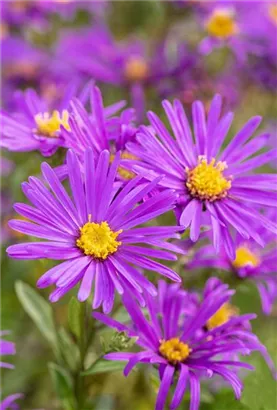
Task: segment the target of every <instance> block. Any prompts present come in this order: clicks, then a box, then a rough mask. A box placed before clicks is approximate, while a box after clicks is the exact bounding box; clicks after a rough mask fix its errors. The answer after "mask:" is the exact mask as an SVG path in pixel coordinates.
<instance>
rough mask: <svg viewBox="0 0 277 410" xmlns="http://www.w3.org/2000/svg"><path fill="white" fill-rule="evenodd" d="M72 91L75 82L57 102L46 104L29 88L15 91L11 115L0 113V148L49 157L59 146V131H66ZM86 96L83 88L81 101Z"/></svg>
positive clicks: (60, 143) (75, 86)
mask: <svg viewBox="0 0 277 410" xmlns="http://www.w3.org/2000/svg"><path fill="white" fill-rule="evenodd" d="M76 92H77V83H75V82H72V83H71V84H69V85H68V86H67V89H66V90H65V92H64V94H63V96H62V98H61V99H60V100H59V101H57V100H56V101H55V103H54V104H49V103H48V102H47V101H45V100H44V99H42V98H40V97H39V96H38V94H37V93H36V91H34V90H32V89H29V90H27V91H25V92H21V91H18V92H17V93H16V111H15V113H13V114H9V113H6V112H5V111H2V112H1V122H2V135H1V141H0V145H1V147H3V148H6V149H8V150H9V151H21V152H26V151H34V150H39V151H40V152H41V154H42V155H43V156H50V155H53V154H54V153H55V152H56V150H57V149H58V148H59V147H60V146H63V138H62V136H61V129H62V128H65V129H69V124H68V119H69V108H70V105H69V103H70V101H71V99H72V97H73V96H75V95H76ZM86 96H87V92H86V89H84V92H83V93H82V96H81V98H84V99H86Z"/></svg>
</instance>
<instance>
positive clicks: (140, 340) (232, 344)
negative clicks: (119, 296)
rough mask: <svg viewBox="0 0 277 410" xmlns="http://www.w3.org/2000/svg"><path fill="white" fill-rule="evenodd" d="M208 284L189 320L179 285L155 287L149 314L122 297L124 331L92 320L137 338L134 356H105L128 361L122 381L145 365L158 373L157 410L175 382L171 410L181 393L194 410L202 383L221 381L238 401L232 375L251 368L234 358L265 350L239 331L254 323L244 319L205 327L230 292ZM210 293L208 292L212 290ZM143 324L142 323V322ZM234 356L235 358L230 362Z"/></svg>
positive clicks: (239, 387)
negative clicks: (217, 378)
mask: <svg viewBox="0 0 277 410" xmlns="http://www.w3.org/2000/svg"><path fill="white" fill-rule="evenodd" d="M214 280H215V281H217V279H215V278H211V279H210V280H209V281H208V283H207V287H210V291H209V292H206V295H205V297H204V300H203V302H202V303H201V304H200V306H199V307H198V308H197V309H196V311H195V312H194V313H193V314H192V313H191V311H190V310H186V311H185V310H184V307H185V306H187V305H188V304H187V298H186V293H185V292H180V289H179V287H178V285H171V286H168V285H167V284H165V283H164V282H160V283H159V288H158V297H153V296H147V309H148V312H147V313H145V312H144V311H142V310H141V309H140V308H139V306H138V305H137V303H136V302H135V301H134V300H133V299H132V297H131V296H130V295H128V296H127V295H124V297H123V303H124V305H125V308H126V310H127V312H128V314H129V316H130V322H131V323H130V325H125V324H122V323H119V322H117V321H115V320H114V319H112V318H109V317H107V316H105V315H103V314H101V313H96V312H95V313H94V314H93V316H94V317H95V318H96V319H98V320H100V321H102V322H103V323H105V324H106V325H107V326H110V327H113V328H115V329H117V330H118V331H121V332H122V331H125V332H126V334H127V335H128V336H130V337H134V338H137V340H136V344H137V345H138V346H139V347H140V349H141V351H139V352H138V353H131V352H116V353H109V354H107V355H106V356H105V358H106V359H108V360H120V361H121V360H122V361H128V364H127V365H126V367H125V369H124V375H125V376H127V375H128V374H129V372H130V371H131V370H132V369H133V367H134V366H135V365H136V364H137V363H140V362H141V363H148V364H151V365H154V366H157V367H158V371H159V375H160V379H161V385H160V388H159V392H158V396H157V401H156V407H155V409H156V410H162V409H164V407H165V402H166V398H167V395H168V392H169V390H170V386H171V385H172V384H173V383H174V379H175V377H176V378H177V385H176V389H175V391H174V394H173V398H172V401H171V403H170V409H171V410H174V409H176V408H177V407H178V406H179V405H180V403H181V401H182V398H183V396H184V394H185V392H186V390H188V389H190V397H191V399H190V400H191V402H190V410H198V408H199V404H200V384H201V380H205V379H208V378H211V377H213V376H217V375H218V376H221V377H222V379H223V380H225V381H226V382H227V383H228V384H229V385H230V386H231V387H232V388H233V390H234V392H235V396H236V398H237V399H239V398H240V396H241V392H242V388H243V384H242V382H241V380H240V379H239V377H238V375H237V369H248V370H253V367H252V366H251V365H249V364H247V363H244V362H242V361H241V359H240V357H239V355H248V354H250V353H251V352H253V351H255V350H257V351H260V352H261V353H263V352H264V351H266V349H265V347H264V346H263V345H262V344H261V343H260V342H259V340H258V338H257V337H256V336H255V335H254V334H252V332H251V331H250V330H247V329H245V330H244V331H241V329H240V327H241V326H242V325H243V323H245V322H248V321H249V320H251V319H254V318H255V315H254V314H247V315H242V316H236V317H232V318H230V320H228V321H226V322H225V323H224V324H221V325H219V326H217V327H212V326H211V327H210V329H208V330H207V331H205V332H203V329H204V328H205V327H207V324H209V322H210V321H212V320H213V317H214V315H215V314H217V312H218V311H219V309H221V308H222V306H224V305H225V304H226V303H228V301H229V300H230V298H231V296H232V295H233V294H234V291H232V290H229V289H228V286H227V285H223V284H221V285H220V286H215V287H214V286H213V281H214ZM212 288H213V289H212ZM146 316H147V317H148V318H147V317H146ZM233 354H236V355H237V358H236V360H235V359H232V355H233Z"/></svg>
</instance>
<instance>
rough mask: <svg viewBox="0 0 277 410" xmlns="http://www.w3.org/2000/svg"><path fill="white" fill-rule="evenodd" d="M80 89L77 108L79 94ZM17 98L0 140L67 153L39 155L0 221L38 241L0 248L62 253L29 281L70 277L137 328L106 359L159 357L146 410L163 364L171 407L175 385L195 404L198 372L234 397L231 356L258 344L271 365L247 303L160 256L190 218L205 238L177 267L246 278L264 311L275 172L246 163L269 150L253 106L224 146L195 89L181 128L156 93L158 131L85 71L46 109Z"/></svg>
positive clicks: (173, 250) (168, 252) (29, 98)
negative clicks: (110, 98) (53, 160)
mask: <svg viewBox="0 0 277 410" xmlns="http://www.w3.org/2000/svg"><path fill="white" fill-rule="evenodd" d="M70 95H71V94H70V93H68V96H70ZM88 99H89V100H90V109H89V110H87V109H86V108H85V105H84V103H85V102H86V101H87V100H88ZM18 101H19V103H20V104H21V105H19V107H21V110H19V111H18V113H16V115H11V114H7V113H3V114H2V122H3V124H4V126H3V135H2V142H1V144H2V146H3V147H4V148H6V149H10V150H17V151H31V150H37V149H38V150H40V151H41V153H42V154H43V155H46V156H47V155H48V156H49V155H51V154H53V152H55V150H57V149H58V148H60V147H63V148H66V150H67V154H66V158H65V162H64V164H61V165H60V166H59V167H58V168H52V167H51V166H50V165H49V164H47V163H46V162H44V163H42V165H41V177H37V176H31V177H29V179H28V182H24V183H23V184H22V191H23V193H24V195H25V196H26V198H27V199H28V202H29V204H26V203H16V204H14V209H15V211H16V212H17V213H18V214H19V215H20V219H13V220H10V221H9V226H10V228H12V229H13V230H15V231H17V232H20V233H21V234H25V235H28V236H29V237H34V238H38V239H39V240H40V241H34V240H31V241H29V242H21V243H19V244H15V245H11V246H9V247H8V249H7V252H8V255H9V256H10V257H11V258H16V259H43V258H45V259H50V260H58V261H61V260H63V261H62V262H60V263H58V264H57V265H55V266H54V267H52V268H51V269H50V270H48V271H47V272H45V273H44V274H43V275H42V277H41V278H40V279H39V280H38V283H37V286H38V287H39V288H45V287H50V286H51V287H52V286H54V289H53V291H52V293H51V294H50V301H51V302H56V301H58V300H59V299H60V298H61V297H63V296H64V295H65V294H66V293H67V292H69V290H71V289H72V288H73V287H75V286H77V285H78V284H79V289H78V299H79V301H85V300H86V299H88V298H89V296H90V295H91V293H92V289H93V299H92V308H93V309H97V308H99V307H102V309H103V312H104V314H100V313H95V314H94V316H95V318H97V319H99V320H102V321H103V322H104V323H106V324H107V325H109V326H112V327H114V328H116V329H117V330H119V331H126V332H127V334H128V336H130V337H136V338H137V340H136V344H137V345H138V346H140V347H141V348H142V349H143V350H142V351H141V352H140V353H117V354H110V355H108V356H107V359H109V360H113V359H114V360H128V365H127V367H126V369H125V374H126V375H127V374H128V373H129V371H130V370H131V369H132V368H133V366H134V365H135V364H136V363H137V362H139V361H142V362H146V363H150V364H151V365H153V366H154V367H158V370H159V375H160V379H161V387H160V390H159V393H158V397H157V404H156V409H157V410H158V409H163V408H164V406H165V403H166V397H167V394H168V392H169V389H170V386H171V385H172V384H173V382H174V380H175V377H174V376H175V375H177V376H178V382H177V386H176V390H175V393H174V395H173V398H172V401H171V404H170V406H171V408H172V409H175V408H177V407H178V405H179V403H180V401H181V400H182V397H183V395H184V393H185V391H186V386H187V388H188V389H189V390H190V397H191V405H190V406H191V407H190V408H191V410H193V409H198V407H199V401H200V380H202V379H205V378H207V377H208V378H210V377H212V376H213V375H220V376H221V377H222V378H223V379H224V380H225V381H227V382H228V383H230V384H231V386H232V387H233V389H234V391H235V395H236V397H237V398H239V397H240V394H241V390H242V382H241V381H240V379H239V377H238V371H237V370H238V369H239V368H241V367H243V368H247V369H251V366H249V365H248V364H246V363H243V362H241V359H240V355H244V354H249V353H251V352H252V351H254V350H259V351H260V352H261V353H262V355H263V356H264V357H265V358H266V360H267V362H268V363H269V365H270V367H271V368H273V365H272V363H271V362H270V359H269V357H268V355H267V352H266V349H265V347H264V346H263V345H262V344H261V343H260V342H259V341H258V339H257V338H256V336H254V335H253V334H252V333H251V328H250V325H249V320H250V319H253V318H254V316H255V315H246V316H239V315H238V313H237V311H236V310H235V309H233V308H232V307H231V306H230V305H229V299H230V297H231V296H232V295H233V291H232V290H229V289H228V286H227V285H224V284H222V283H221V282H220V281H219V280H218V279H216V278H212V279H210V280H209V281H208V282H207V284H206V287H205V289H204V291H203V295H202V297H201V298H200V299H199V297H196V296H195V295H193V294H191V293H189V292H188V291H186V290H185V289H183V288H182V285H180V283H181V282H182V277H180V276H179V274H178V273H177V272H175V271H174V270H173V269H171V268H170V267H168V266H167V265H166V264H164V263H162V262H161V261H162V260H165V261H176V259H177V255H178V254H186V251H187V249H188V248H187V246H186V244H185V241H184V240H182V239H181V236H180V235H181V234H182V233H183V232H184V231H185V230H186V229H188V228H189V235H190V243H196V242H197V241H198V240H199V237H200V238H201V243H202V239H203V236H204V239H205V240H206V241H208V244H207V243H206V244H205V245H204V246H203V247H202V248H200V250H198V251H196V253H195V254H194V260H192V261H190V264H191V266H190V268H191V269H192V268H202V267H204V268H207V267H209V268H210V267H212V268H218V267H219V268H221V269H226V270H228V271H231V272H234V274H236V275H237V276H238V277H239V278H241V279H247V278H250V279H251V280H253V281H255V283H257V287H258V289H259V291H260V294H261V298H262V304H263V309H264V312H265V313H270V310H271V307H272V304H273V302H274V301H275V300H276V297H277V281H276V279H277V278H276V274H275V273H274V268H275V264H276V252H275V248H274V242H275V233H276V224H275V215H276V214H275V212H274V208H273V207H274V206H276V201H275V193H274V190H275V188H276V178H275V176H274V175H273V174H261V173H253V170H255V168H258V167H259V166H261V165H263V164H265V163H267V162H270V161H271V160H273V159H274V158H275V156H276V150H275V149H270V148H268V149H266V150H265V152H262V153H259V151H260V148H264V147H266V146H267V141H268V139H269V135H268V134H266V133H263V134H261V135H259V136H257V137H255V138H251V137H252V135H253V133H254V132H255V131H256V129H257V128H258V126H259V124H260V122H261V118H260V117H253V118H251V119H250V120H249V121H248V122H247V123H246V124H245V125H244V126H243V127H242V129H241V130H240V131H238V132H237V133H236V135H235V136H233V138H232V139H231V142H230V143H229V144H227V145H226V144H224V140H225V138H226V135H227V133H228V131H229V129H230V127H231V123H232V120H233V114H232V113H230V112H228V113H225V114H224V115H223V116H222V115H221V108H222V107H221V106H222V99H221V97H220V96H219V95H216V96H215V97H214V98H213V100H212V103H211V106H210V110H209V112H208V114H207V115H206V113H205V109H204V105H203V104H202V103H201V102H200V101H196V102H194V103H193V105H192V128H191V126H190V124H189V120H188V118H187V116H186V113H185V110H184V108H183V106H182V104H181V103H180V101H178V100H175V101H174V102H173V104H172V103H170V102H169V101H166V100H165V101H163V103H162V105H163V108H164V110H165V114H166V116H167V118H168V121H169V124H170V127H171V129H170V130H169V129H167V128H166V126H165V125H164V124H163V122H162V121H161V119H160V118H159V117H158V116H157V115H156V114H155V113H153V112H149V113H148V114H147V116H148V119H149V124H146V125H138V124H137V123H136V120H135V111H134V110H133V109H129V108H125V106H124V104H125V103H124V101H119V102H116V103H114V104H112V105H110V106H107V107H104V105H103V100H102V96H101V92H100V90H99V89H98V88H97V87H96V86H95V85H91V84H89V85H88V86H87V87H85V90H82V91H81V93H80V95H79V96H78V97H76V96H75V97H73V98H72V97H70V98H68V101H66V102H63V103H62V104H61V105H60V106H57V107H55V108H56V109H54V110H53V111H46V110H47V107H46V106H45V105H44V106H43V105H42V102H41V100H40V99H39V97H38V96H37V94H36V93H35V92H34V91H31V90H30V91H27V92H26V94H25V96H24V95H23V94H21V95H20V99H19V100H18ZM19 116H20V118H21V121H20V122H18V120H17V118H19ZM257 153H258V154H257ZM253 154H254V156H253ZM153 158H155V162H154V161H153ZM64 182H66V183H68V184H69V191H68V190H66V189H65V186H64ZM169 211H174V214H175V219H176V223H175V225H174V226H163V225H162V226H161V225H157V220H156V218H157V217H159V216H160V215H163V214H165V213H167V212H169ZM153 221H154V224H153ZM201 227H203V228H204V230H205V232H204V233H201ZM41 239H42V241H41ZM190 246H191V245H190ZM198 253H199V254H200V256H199V255H198ZM149 271H152V272H153V273H154V274H155V275H157V276H158V275H162V276H164V277H165V278H167V279H169V280H170V281H175V282H178V284H175V285H168V284H166V283H165V282H160V283H159V286H158V288H156V286H155V283H152V282H151V281H150V280H149V279H148V278H147V273H146V272H149ZM154 282H155V281H154ZM116 293H118V294H119V295H120V296H121V297H122V302H123V305H124V306H125V308H126V310H127V311H128V313H129V315H130V318H131V324H130V327H129V326H126V325H124V324H120V323H117V322H116V321H114V319H112V318H109V317H108V316H106V314H108V313H110V312H111V311H112V308H113V304H114V299H115V294H116ZM145 306H146V307H147V309H148V312H149V316H148V315H147V316H146V317H145V315H144V312H145V310H144V309H143V310H142V308H144V307H145Z"/></svg>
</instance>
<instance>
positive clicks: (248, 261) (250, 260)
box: [233, 246, 260, 269]
mask: <svg viewBox="0 0 277 410" xmlns="http://www.w3.org/2000/svg"><path fill="white" fill-rule="evenodd" d="M259 264H260V260H259V258H258V256H257V255H255V254H254V253H253V252H252V251H250V249H248V248H247V247H246V246H240V247H239V248H237V250H236V259H235V260H234V261H233V266H234V268H236V269H239V268H244V267H245V266H252V267H254V268H255V267H256V266H258V265H259Z"/></svg>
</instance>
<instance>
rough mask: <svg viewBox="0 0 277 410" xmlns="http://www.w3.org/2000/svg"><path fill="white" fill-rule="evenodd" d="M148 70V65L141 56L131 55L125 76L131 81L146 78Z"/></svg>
mask: <svg viewBox="0 0 277 410" xmlns="http://www.w3.org/2000/svg"><path fill="white" fill-rule="evenodd" d="M148 71H149V68H148V65H147V63H146V62H145V61H144V59H143V58H141V57H131V58H130V59H129V60H128V61H127V63H126V65H125V77H126V79H127V80H128V81H130V82H136V81H143V80H145V79H146V77H147V76H148Z"/></svg>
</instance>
